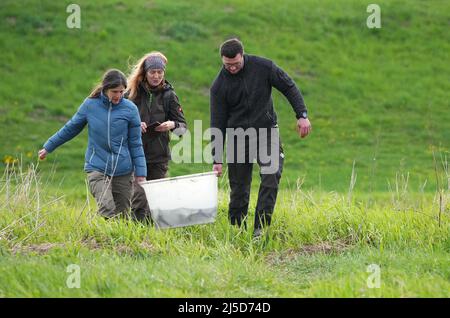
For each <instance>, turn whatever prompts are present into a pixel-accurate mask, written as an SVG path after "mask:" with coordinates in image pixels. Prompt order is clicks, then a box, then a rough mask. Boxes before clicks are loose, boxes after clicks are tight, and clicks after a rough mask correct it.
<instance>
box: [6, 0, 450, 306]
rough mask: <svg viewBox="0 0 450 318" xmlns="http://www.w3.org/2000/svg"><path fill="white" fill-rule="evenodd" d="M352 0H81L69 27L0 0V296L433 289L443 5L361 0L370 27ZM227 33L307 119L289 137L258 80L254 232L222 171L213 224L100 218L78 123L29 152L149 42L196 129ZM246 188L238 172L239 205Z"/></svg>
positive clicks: (441, 233)
mask: <svg viewBox="0 0 450 318" xmlns="http://www.w3.org/2000/svg"><path fill="white" fill-rule="evenodd" d="M369 3H371V2H364V1H356V0H346V1H331V0H324V1H320V2H317V1H312V0H305V1H297V0H286V1H279V2H273V1H267V0H261V1H244V0H235V1H214V2H212V1H206V0H205V1H195V2H186V1H159V0H156V1H143V0H142V1H141V0H135V1H127V2H125V1H112V0H111V1H97V2H95V3H93V2H92V1H84V0H83V1H81V0H80V1H77V4H79V5H80V7H81V29H69V28H67V26H66V19H67V17H68V16H69V13H67V12H66V6H67V5H68V3H65V2H59V1H57V2H55V1H48V0H41V1H31V0H30V1H12V0H4V1H2V2H1V3H0V47H1V48H2V49H1V50H0V58H1V61H2V63H0V72H1V76H0V129H1V134H0V144H1V147H0V159H1V160H2V162H1V163H0V173H1V174H3V177H2V179H1V184H0V188H1V191H0V297H70V296H75V297H96V296H100V297H111V296H119V297H120V296H125V297H128V296H138V297H158V296H160V297H449V296H450V293H449V291H450V271H449V268H450V267H449V264H450V254H449V253H450V239H449V237H450V223H449V221H450V220H449V210H450V173H449V169H448V155H449V152H450V124H449V123H450V111H449V110H450V107H449V106H450V105H449V93H448V92H449V91H450V84H449V81H448V74H450V63H449V52H450V35H449V32H448V26H449V23H450V15H449V13H448V12H450V3H449V2H448V1H439V0H435V1H426V2H424V1H406V0H403V1H402V0H400V1H395V2H394V1H387V0H384V1H378V2H377V4H379V5H380V7H381V21H382V28H381V29H369V28H367V26H366V19H367V17H368V16H369V14H370V13H367V12H366V8H367V5H368V4H369ZM233 35H237V36H239V37H240V38H241V39H242V41H243V42H244V45H245V49H246V51H247V53H250V54H256V55H261V56H265V57H268V58H271V59H273V60H274V61H275V62H276V63H277V64H278V65H279V66H281V67H282V68H283V69H285V70H286V71H287V72H288V73H289V74H290V75H291V76H292V77H293V78H294V80H295V81H296V82H297V84H298V86H299V87H300V89H301V91H302V93H303V95H304V98H305V101H306V104H307V106H308V109H309V114H310V119H311V122H312V125H313V132H312V134H311V135H310V136H309V137H308V138H306V139H300V138H298V136H297V135H296V132H295V117H294V114H293V112H292V110H291V108H290V105H289V104H288V102H287V101H286V100H285V99H284V97H283V96H282V95H281V94H280V93H278V92H276V91H274V100H275V105H276V106H275V107H276V110H277V113H278V115H279V124H280V131H281V135H282V140H283V146H284V148H285V152H286V160H285V168H284V171H283V178H282V185H281V190H280V194H279V199H278V201H277V209H276V212H275V216H274V224H273V226H272V227H271V229H270V231H269V233H268V235H269V236H268V239H267V240H263V241H260V242H254V241H252V238H251V230H249V231H248V232H247V231H242V232H241V231H239V230H237V229H234V228H231V227H230V226H229V224H228V221H227V204H228V185H227V182H226V180H225V179H221V180H220V189H221V190H220V200H219V211H218V218H217V221H216V222H215V223H214V224H209V225H199V226H193V227H187V228H182V229H171V230H164V231H159V230H155V229H154V228H149V227H146V226H144V225H141V224H135V223H132V222H126V221H113V222H105V221H104V220H102V219H100V218H99V217H98V216H96V214H95V202H94V201H93V198H92V197H90V196H87V195H86V186H85V174H84V173H83V171H82V167H83V161H84V150H85V146H86V142H87V133H86V131H84V132H83V133H82V134H81V135H80V136H78V137H77V138H75V139H74V140H72V141H70V142H69V143H67V144H65V145H64V146H62V147H61V148H59V149H58V150H57V151H56V152H55V153H52V154H51V155H49V157H48V159H46V160H45V161H42V162H39V163H38V164H37V158H36V157H37V155H36V154H37V151H38V149H40V148H41V147H42V145H43V143H44V142H45V141H46V139H47V138H48V137H49V136H50V135H52V134H53V133H54V132H55V131H56V130H57V129H59V128H60V127H61V126H62V125H63V124H64V123H65V122H66V121H67V120H68V119H69V118H70V117H71V116H72V115H73V114H74V112H75V111H76V110H77V108H78V106H79V105H80V104H81V102H82V101H83V100H84V98H85V97H86V96H87V95H88V93H89V92H90V90H91V88H92V87H93V85H94V84H95V83H96V82H97V81H98V80H99V79H100V77H101V75H102V74H103V73H104V72H105V71H106V70H107V69H108V68H112V67H115V68H119V69H121V70H123V71H125V72H126V73H127V72H128V71H129V66H130V65H131V64H132V63H133V62H134V61H136V60H137V59H138V58H140V57H141V56H142V55H143V54H145V53H146V52H149V51H152V50H160V51H162V52H164V53H165V54H166V55H167V57H168V59H169V64H168V69H167V77H168V79H169V81H171V82H172V83H173V85H174V87H175V89H176V91H177V94H178V96H179V97H180V100H181V103H182V105H183V110H184V112H185V115H186V117H187V120H188V125H189V127H191V129H193V127H194V121H195V120H201V121H202V126H203V130H205V129H206V128H208V125H209V86H210V84H211V82H212V80H213V79H214V77H215V75H216V74H217V72H218V70H219V68H220V67H221V60H220V57H219V54H218V47H219V45H220V43H221V42H222V41H223V40H224V39H226V38H227V37H229V36H233ZM207 143H208V142H207V141H204V142H203V144H204V145H206V144H207ZM12 162H15V163H14V168H12V167H11V163H12ZM8 165H9V166H8ZM8 167H9V168H8ZM170 169H171V170H170V174H171V176H178V175H184V174H190V173H198V172H203V171H209V170H210V169H211V166H210V165H208V164H206V163H203V164H202V163H197V164H172V165H171V168H170ZM255 170H256V169H255ZM257 179H258V176H257V171H255V177H254V181H256V180H257ZM352 180H353V183H352ZM256 194H257V183H255V182H254V191H253V192H252V202H251V208H250V211H251V212H252V211H253V209H254V207H255V201H256V200H255V199H256V198H255V195H256ZM251 216H253V214H251ZM251 221H252V220H251ZM251 223H252V222H250V225H251ZM250 228H251V226H250ZM70 264H76V265H78V266H80V267H79V268H80V273H81V288H79V289H77V288H68V287H67V284H66V281H67V279H68V277H69V275H70V273H68V272H67V266H69V265H70ZM371 264H375V265H376V266H379V269H380V288H369V285H370V284H368V279H370V277H371V272H370V271H368V267H369V266H370V265H371Z"/></svg>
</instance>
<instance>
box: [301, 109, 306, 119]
mask: <svg viewBox="0 0 450 318" xmlns="http://www.w3.org/2000/svg"><path fill="white" fill-rule="evenodd" d="M299 118H304V119H306V118H308V112H307V111H306V110H304V111H302V112H301V113H300V117H299Z"/></svg>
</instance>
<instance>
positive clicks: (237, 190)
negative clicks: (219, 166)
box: [228, 137, 284, 229]
mask: <svg viewBox="0 0 450 318" xmlns="http://www.w3.org/2000/svg"><path fill="white" fill-rule="evenodd" d="M259 146H260V143H259V142H258V147H257V150H258V153H259ZM277 146H278V147H279V148H278V149H279V152H278V151H277V152H278V153H277V156H278V160H271V161H270V162H265V163H263V162H261V160H260V158H259V156H258V155H257V156H256V158H257V160H256V162H257V164H258V166H259V168H260V173H259V175H260V181H261V183H260V186H259V192H258V201H257V204H256V209H255V223H254V224H255V225H254V226H255V229H256V228H262V227H263V226H268V225H270V223H271V220H272V214H273V211H274V207H275V203H276V200H277V194H278V187H279V183H280V179H281V173H282V172H283V164H284V152H283V148H282V146H281V141H280V140H279V137H278V143H277ZM247 149H248V148H247ZM278 149H277V150H278ZM250 157H251V156H250ZM246 159H247V160H249V156H248V155H246ZM250 159H251V158H250ZM269 165H272V168H271V169H269V172H270V173H267V170H266V172H265V171H264V169H265V168H267V167H268V166H269ZM273 165H275V166H273ZM252 171H253V162H244V163H228V178H229V182H230V188H231V192H230V204H229V219H230V222H231V224H234V225H238V226H241V224H242V222H244V221H245V220H246V217H247V214H248V205H249V200H250V189H251V183H252ZM244 226H246V223H245V222H244Z"/></svg>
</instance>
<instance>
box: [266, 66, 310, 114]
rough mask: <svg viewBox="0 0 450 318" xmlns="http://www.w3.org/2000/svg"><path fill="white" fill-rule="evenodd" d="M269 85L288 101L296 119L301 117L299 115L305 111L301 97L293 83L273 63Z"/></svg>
mask: <svg viewBox="0 0 450 318" xmlns="http://www.w3.org/2000/svg"><path fill="white" fill-rule="evenodd" d="M270 83H271V85H272V86H273V87H275V88H276V89H277V90H279V91H280V92H281V93H282V94H283V95H284V96H285V97H286V98H287V100H288V101H289V103H290V104H291V106H292V109H293V110H294V112H295V115H296V117H297V119H299V118H300V117H301V113H302V112H303V111H306V106H305V102H304V100H303V96H302V94H301V92H300V90H299V89H298V87H297V85H295V83H294V81H293V80H292V79H291V78H290V77H289V75H288V74H286V72H285V71H283V70H282V69H281V68H279V67H278V66H277V65H276V64H275V63H272V67H271V71H270Z"/></svg>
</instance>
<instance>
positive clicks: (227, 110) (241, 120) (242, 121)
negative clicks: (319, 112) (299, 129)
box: [210, 54, 306, 155]
mask: <svg viewBox="0 0 450 318" xmlns="http://www.w3.org/2000/svg"><path fill="white" fill-rule="evenodd" d="M272 87H275V88H276V89H278V90H279V91H280V92H281V93H282V94H283V95H284V96H286V98H287V99H288V101H289V102H290V104H291V106H292V108H293V110H294V111H295V114H296V117H297V119H298V118H300V116H301V112H302V111H306V106H305V103H304V101H303V97H302V94H301V93H300V90H299V89H298V87H297V86H296V85H295V83H294V81H292V79H291V78H290V77H289V75H287V74H286V72H284V71H283V70H282V69H281V68H279V67H278V66H277V65H276V64H275V63H274V62H272V61H271V60H269V59H266V58H262V57H258V56H253V55H247V54H244V67H243V69H242V70H240V71H239V73H237V74H231V73H229V72H228V71H227V70H226V69H225V68H223V67H222V69H221V71H220V72H219V74H218V75H217V77H216V79H215V80H214V82H213V84H212V86H211V90H210V95H211V97H210V98H211V100H210V112H211V127H212V128H219V129H220V130H221V131H222V136H223V137H225V131H226V128H244V129H247V128H250V127H253V128H271V127H274V126H276V125H277V114H276V112H275V110H274V107H273V100H272ZM213 142H214V138H213ZM213 155H214V148H213Z"/></svg>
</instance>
